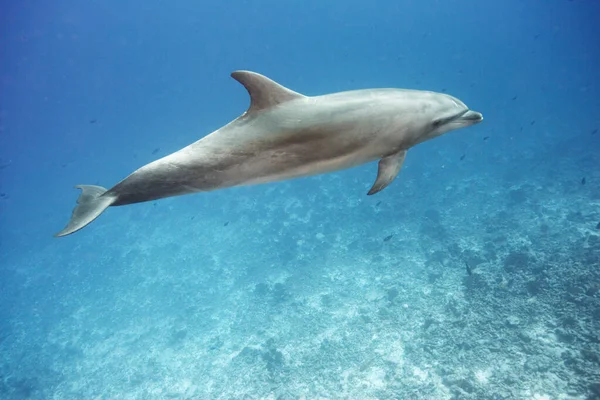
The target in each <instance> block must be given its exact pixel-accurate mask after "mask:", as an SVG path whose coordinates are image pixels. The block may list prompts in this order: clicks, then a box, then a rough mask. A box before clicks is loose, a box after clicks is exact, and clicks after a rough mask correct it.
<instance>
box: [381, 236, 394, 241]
mask: <svg viewBox="0 0 600 400" xmlns="http://www.w3.org/2000/svg"><path fill="white" fill-rule="evenodd" d="M392 237H394V235H389V236H386V237H384V238H383V241H384V242H389V241H390V239H391V238H392Z"/></svg>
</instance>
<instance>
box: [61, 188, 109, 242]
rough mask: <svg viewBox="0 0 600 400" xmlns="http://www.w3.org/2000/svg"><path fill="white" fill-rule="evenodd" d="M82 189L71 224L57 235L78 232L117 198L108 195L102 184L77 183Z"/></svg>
mask: <svg viewBox="0 0 600 400" xmlns="http://www.w3.org/2000/svg"><path fill="white" fill-rule="evenodd" d="M75 187H76V188H77V189H81V195H79V198H78V199H77V205H76V206H75V209H74V210H73V215H71V220H70V221H69V224H68V225H67V226H66V227H65V229H63V230H62V231H60V232H58V233H57V234H56V235H54V236H56V237H59V236H67V235H70V234H71V233H73V232H77V231H78V230H80V229H81V228H83V227H84V226H86V225H87V224H89V223H90V222H92V221H93V220H95V219H96V218H97V217H98V215H100V214H102V212H103V211H104V210H106V209H107V208H108V207H109V206H110V205H111V204H113V203H114V202H115V200H116V197H114V196H106V195H105V193H106V189H105V188H103V187H102V186H94V185H77V186H75Z"/></svg>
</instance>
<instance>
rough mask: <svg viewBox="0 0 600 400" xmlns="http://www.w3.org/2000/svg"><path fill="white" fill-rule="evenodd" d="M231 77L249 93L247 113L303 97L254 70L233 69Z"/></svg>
mask: <svg viewBox="0 0 600 400" xmlns="http://www.w3.org/2000/svg"><path fill="white" fill-rule="evenodd" d="M231 77H232V78H233V79H235V80H236V81H238V82H239V83H241V84H242V85H244V87H245V88H246V90H247V91H248V94H249V95H250V108H248V111H247V113H248V114H249V113H252V112H256V111H260V110H264V109H267V108H270V107H274V106H276V105H277V104H281V103H285V102H286V101H290V100H294V99H298V98H303V97H305V96H304V95H302V94H300V93H296V92H294V91H293V90H290V89H288V88H286V87H284V86H281V85H280V84H279V83H277V82H275V81H273V80H271V79H269V78H267V77H266V76H263V75H261V74H257V73H256V72H251V71H235V72H232V73H231Z"/></svg>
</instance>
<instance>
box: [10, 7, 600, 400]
mask: <svg viewBox="0 0 600 400" xmlns="http://www.w3.org/2000/svg"><path fill="white" fill-rule="evenodd" d="M599 22H600V2H597V1H592V0H587V1H586V0H574V1H567V0H561V1H558V0H548V1H518V0H504V1H497V2H496V1H494V2H493V1H480V0H479V1H476V0H455V1H454V0H453V1H450V0H448V1H441V0H440V1H436V0H422V1H418V2H417V1H391V0H388V1H378V2H374V1H364V0H361V1H355V0H350V1H327V0H325V1H306V0H303V1H300V0H288V1H275V0H261V1H222V2H217V1H215V2H194V1H190V0H186V1H183V0H182V1H170V2H168V1H159V0H150V1H141V0H135V1H128V2H118V1H115V0H110V1H86V2H82V1H73V0H70V1H68V0H54V1H41V0H39V1H33V0H30V1H19V2H16V1H14V2H9V1H2V3H1V9H0V32H1V37H0V43H1V47H0V79H1V83H0V85H1V86H0V96H1V97H0V99H1V100H0V101H1V103H0V107H1V109H0V399H301V398H302V399H316V398H319V399H498V400H499V399H536V400H546V399H548V400H549V399H586V400H587V399H598V398H600V323H599V321H600V132H598V130H599V129H600V113H599V109H600V98H599V96H598V93H600V73H599V66H600V46H599V45H598V43H599V42H598V38H600V26H599ZM237 69H249V70H253V71H256V72H260V73H262V74H265V75H267V76H268V77H270V78H272V79H274V80H276V81H278V82H279V83H281V84H282V85H285V86H287V87H289V88H291V89H292V90H295V91H298V92H301V93H304V94H307V95H320V94H326V93H330V92H336V91H343V90H350V89H361V88H372V87H401V88H414V89H426V90H434V91H439V92H447V93H449V94H452V95H454V96H457V97H458V98H460V99H461V100H463V101H464V102H465V103H466V104H467V105H469V106H470V107H472V108H473V109H474V110H477V111H480V112H482V113H483V115H484V116H485V120H484V121H483V123H481V124H479V125H476V126H474V127H470V128H467V129H464V130H459V131H456V132H451V133H449V134H447V135H445V136H443V137H440V138H438V139H435V140H433V141H430V142H426V143H424V144H421V145H419V146H417V147H415V148H413V149H412V150H410V151H409V152H408V156H407V159H406V163H405V164H404V167H403V169H402V171H401V173H400V175H399V176H398V178H397V179H396V181H395V182H393V183H392V184H391V185H390V186H389V187H388V188H387V189H385V190H384V191H382V192H381V193H379V194H377V195H375V196H366V193H367V191H368V190H369V188H370V187H371V185H372V184H373V182H374V180H375V177H376V170H377V166H376V163H371V164H368V165H364V166H361V167H358V168H354V169H351V170H346V171H342V172H337V173H332V174H327V175H322V176H316V177H311V178H303V179H297V180H291V181H286V182H281V183H273V184H265V185H258V186H251V187H240V188H233V189H227V190H222V191H216V192H211V193H203V194H195V195H189V196H182V197H175V198H169V199H164V200H160V201H155V202H148V203H142V204H136V205H131V206H127V207H115V208H110V209H109V210H107V212H105V213H104V214H103V215H102V216H101V217H100V218H98V220H97V221H95V222H93V223H92V224H91V225H90V226H88V227H86V228H85V229H83V230H82V231H80V232H77V233H75V234H74V235H72V236H69V237H66V238H61V239H56V238H53V237H52V235H53V234H54V233H56V232H58V231H59V230H60V229H62V228H63V227H64V226H65V224H66V223H67V221H68V218H69V216H70V215H71V211H72V209H73V206H74V205H75V201H76V199H77V196H78V195H79V191H78V190H75V189H73V186H74V185H75V184H97V185H102V186H105V187H111V186H112V185H114V184H115V183H117V182H118V181H119V180H121V179H122V178H124V177H125V176H127V175H128V174H129V173H131V172H132V171H134V170H135V169H137V168H139V167H140V166H142V165H144V164H146V163H148V162H150V161H153V160H155V159H157V158H159V157H162V156H164V155H167V154H169V153H171V152H173V151H176V150H178V149H180V148H182V147H184V146H186V145H188V144H190V143H192V142H194V141H196V140H198V139H200V138H201V137H203V136H204V135H206V134H208V133H210V132H211V131H213V130H215V129H217V128H219V127H220V126H222V125H224V124H225V123H227V122H229V121H230V120H232V119H233V118H235V117H237V116H238V115H240V114H241V113H242V112H243V111H245V109H246V108H247V106H248V103H249V99H248V95H247V93H246V91H245V90H244V88H243V87H242V86H241V85H239V84H238V83H237V82H235V81H234V80H233V79H231V78H230V77H229V73H230V72H231V71H234V70H237Z"/></svg>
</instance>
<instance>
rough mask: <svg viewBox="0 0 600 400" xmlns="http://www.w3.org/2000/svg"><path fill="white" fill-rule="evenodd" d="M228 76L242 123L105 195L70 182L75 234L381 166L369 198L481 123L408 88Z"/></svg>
mask: <svg viewBox="0 0 600 400" xmlns="http://www.w3.org/2000/svg"><path fill="white" fill-rule="evenodd" d="M231 76H232V77H233V78H234V79H235V80H237V81H238V82H240V83H241V84H242V85H243V86H244V87H245V88H246V90H247V91H248V93H249V95H250V107H249V108H248V110H247V111H246V112H244V113H243V114H242V115H241V116H240V117H238V118H236V119H235V120H233V121H231V122H230V123H229V124H227V125H225V126H223V127H221V128H219V129H217V130H216V131H214V132H213V133H211V134H209V135H207V136H205V137H203V138H202V139H200V140H198V141H197V142H195V143H192V144H190V145H189V146H187V147H184V148H183V149H181V150H179V151H176V152H175V153H172V154H169V155H168V156H165V157H163V158H161V159H159V160H156V161H153V162H151V163H149V164H147V165H145V166H143V167H141V168H140V169H138V170H137V171H135V172H134V173H132V174H131V175H129V176H128V177H127V178H125V179H123V180H122V181H121V182H119V183H117V184H116V185H115V186H113V187H112V188H111V189H108V190H107V189H105V188H103V187H101V186H93V185H78V186H75V187H76V188H78V189H81V191H82V192H81V194H80V196H79V198H78V199H77V206H76V207H75V209H74V210H73V214H72V216H71V220H70V221H69V223H68V225H67V226H66V227H65V228H64V229H63V230H62V231H60V232H59V233H57V234H56V235H55V236H66V235H69V234H71V233H73V232H76V231H78V230H80V229H81V228H83V227H84V226H86V225H88V224H89V223H90V222H92V221H93V220H94V219H96V218H97V217H98V216H99V215H100V214H101V213H102V212H103V211H104V210H105V209H106V208H108V207H109V206H123V205H126V204H133V203H140V202H144V201H151V200H156V199H161V198H165V197H170V196H179V195H183V194H188V193H195V192H208V191H211V190H216V189H223V188H228V187H233V186H241V185H253V184H259V183H266V182H275V181H281V180H285V179H292V178H298V177H303V176H310V175H316V174H322V173H327V172H332V171H337V170H342V169H346V168H351V167H355V166H358V165H361V164H365V163H368V162H371V161H375V160H380V161H379V169H378V173H377V178H376V180H375V183H374V184H373V186H372V187H371V189H370V190H369V192H368V195H373V194H375V193H377V192H379V191H381V190H383V189H384V188H385V187H387V186H388V185H389V184H390V183H391V182H392V181H393V180H394V178H395V177H396V175H397V174H398V172H399V171H400V168H401V167H402V163H403V162H404V159H405V157H406V151H407V150H408V149H409V148H411V147H413V146H415V145H417V144H419V143H421V142H424V141H426V140H429V139H432V138H435V137H437V136H440V135H442V134H444V133H446V132H449V131H452V130H455V129H459V128H463V127H467V126H471V125H475V124H477V123H479V122H481V121H482V120H483V116H482V115H481V114H480V113H478V112H476V111H472V110H469V108H468V107H467V106H466V105H465V104H464V103H463V102H462V101H460V100H458V99H457V98H455V97H452V96H449V95H447V94H443V93H435V92H429V91H421V90H407V89H365V90H353V91H347V92H340V93H332V94H326V95H322V96H305V95H302V94H300V93H297V92H294V91H292V90H290V89H288V88H286V87H283V86H282V85H280V84H278V83H277V82H275V81H273V80H271V79H269V78H267V77H265V76H263V75H260V74H258V73H255V72H251V71H235V72H233V73H232V74H231Z"/></svg>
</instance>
